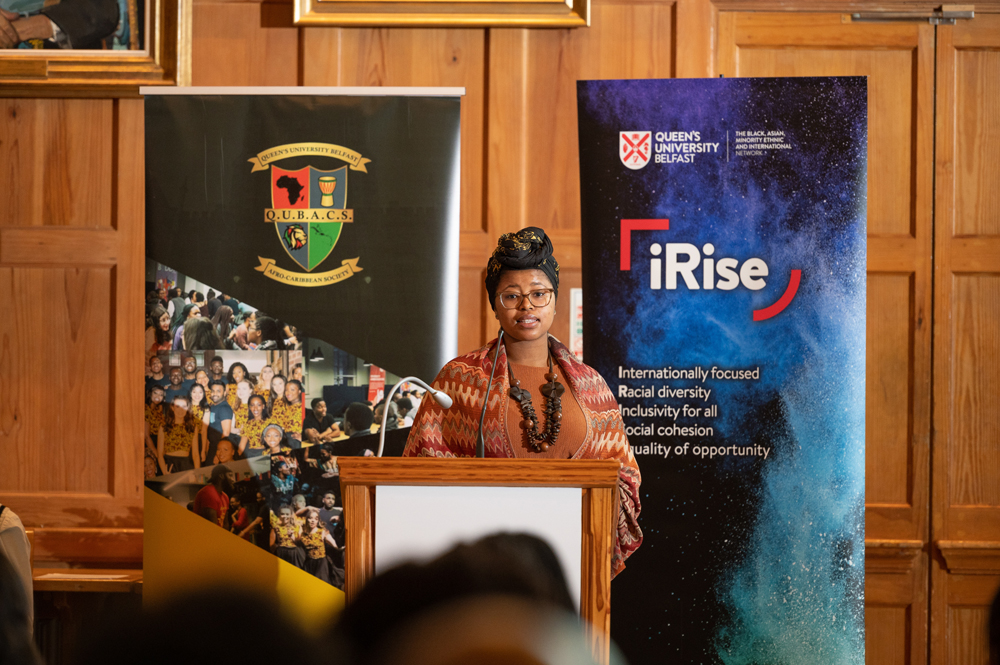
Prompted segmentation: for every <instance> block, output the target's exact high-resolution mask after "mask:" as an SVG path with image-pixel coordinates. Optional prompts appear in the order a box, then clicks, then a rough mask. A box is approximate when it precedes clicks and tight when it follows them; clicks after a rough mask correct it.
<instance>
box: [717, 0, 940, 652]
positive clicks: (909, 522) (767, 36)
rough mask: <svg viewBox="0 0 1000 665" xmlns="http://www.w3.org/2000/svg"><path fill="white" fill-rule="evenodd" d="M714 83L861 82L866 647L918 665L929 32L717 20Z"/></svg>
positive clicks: (925, 476) (923, 578) (927, 296)
mask: <svg viewBox="0 0 1000 665" xmlns="http://www.w3.org/2000/svg"><path fill="white" fill-rule="evenodd" d="M718 21H719V24H718V25H719V41H718V61H717V66H718V72H719V73H720V74H723V75H725V76H867V77H868V145H869V148H868V308H867V317H868V321H867V323H868V340H867V382H866V391H867V394H866V411H867V418H866V428H865V429H866V432H865V435H866V446H867V448H866V487H865V489H866V529H867V533H866V552H865V553H866V568H865V571H866V585H865V590H866V598H865V601H866V602H865V604H866V628H867V638H866V646H867V649H868V662H872V663H879V665H882V664H883V663H901V664H902V663H910V664H918V663H925V662H926V660H927V646H926V645H927V641H926V640H927V602H926V593H927V592H926V589H927V555H926V552H925V550H926V546H925V543H926V542H927V540H928V537H929V534H928V524H929V519H928V510H929V500H930V497H929V483H930V461H929V455H930V417H931V407H930V405H931V402H930V396H931V390H930V381H931V325H930V323H931V320H930V316H931V293H932V289H931V278H932V272H931V267H932V266H931V247H932V242H933V226H932V199H931V195H932V183H933V152H932V150H933V122H934V118H933V109H934V106H933V104H934V28H933V27H932V26H930V25H927V24H924V25H919V24H913V23H911V24H900V23H853V22H851V21H850V20H849V18H847V17H845V16H842V15H840V14H804V13H791V12H788V13H742V12H725V11H723V12H720V13H719V18H718Z"/></svg>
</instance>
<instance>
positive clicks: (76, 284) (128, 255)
mask: <svg viewBox="0 0 1000 665" xmlns="http://www.w3.org/2000/svg"><path fill="white" fill-rule="evenodd" d="M142 128H143V109H142V101H141V100H110V99H0V172H2V177H3V191H4V196H5V197H6V198H5V200H4V204H3V205H2V206H0V309H2V310H3V311H4V312H5V316H4V317H2V320H0V451H2V454H3V458H4V461H3V463H2V464H0V503H3V504H5V505H8V506H10V507H11V508H12V509H13V510H14V511H15V512H16V513H18V514H19V515H20V517H21V519H22V521H23V522H24V524H25V526H27V527H29V528H32V527H33V528H34V545H35V552H34V560H35V562H36V563H44V562H45V561H46V560H61V561H70V562H99V561H115V562H132V563H135V564H138V563H139V562H140V561H141V558H142V482H143V478H142V412H143V407H142V398H141V395H142V372H141V369H139V368H141V367H142V330H143V310H142V301H143V298H142V284H143V247H142V245H143V205H144V204H143V150H142V132H143V129H142Z"/></svg>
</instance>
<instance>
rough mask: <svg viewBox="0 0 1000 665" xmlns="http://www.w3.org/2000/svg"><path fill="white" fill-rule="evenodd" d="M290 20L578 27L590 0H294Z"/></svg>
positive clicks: (315, 23) (311, 23) (325, 23)
mask: <svg viewBox="0 0 1000 665" xmlns="http://www.w3.org/2000/svg"><path fill="white" fill-rule="evenodd" d="M295 25H299V26H319V25H323V26H351V27H362V26H377V27H404V28H460V27H501V28H582V27H587V26H589V25H590V0H471V1H470V0H461V1H459V0H295Z"/></svg>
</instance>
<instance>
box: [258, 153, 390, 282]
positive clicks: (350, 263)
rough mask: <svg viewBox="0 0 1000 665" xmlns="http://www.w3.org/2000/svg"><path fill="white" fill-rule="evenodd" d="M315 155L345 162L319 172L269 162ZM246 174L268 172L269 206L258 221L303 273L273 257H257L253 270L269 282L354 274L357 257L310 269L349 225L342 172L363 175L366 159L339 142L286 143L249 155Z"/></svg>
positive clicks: (331, 278) (350, 218)
mask: <svg viewBox="0 0 1000 665" xmlns="http://www.w3.org/2000/svg"><path fill="white" fill-rule="evenodd" d="M312 155H317V156H321V157H325V158H330V159H337V160H340V161H343V162H347V165H346V166H341V167H340V168H337V169H333V170H331V171H324V170H322V169H318V168H316V167H315V166H306V167H304V168H301V169H299V170H297V171H289V170H287V169H283V168H281V167H279V166H275V165H274V163H273V162H278V161H281V160H283V159H288V158H290V157H306V156H312ZM249 161H250V163H251V164H253V169H252V170H251V173H255V172H257V171H267V170H269V171H270V174H271V182H270V186H271V207H270V208H266V209H265V210H264V222H265V223H266V224H271V225H272V226H274V231H275V233H277V235H278V241H279V242H281V246H282V247H284V248H285V252H287V253H288V256H289V257H291V259H292V260H293V261H294V262H295V263H297V264H298V265H299V266H301V267H302V268H304V269H305V271H306V272H292V271H289V270H285V269H284V268H280V267H278V265H277V260H276V259H270V258H266V257H263V256H258V257H257V259H258V260H259V261H260V265H259V266H257V267H256V268H255V269H256V270H258V271H260V272H262V273H264V275H265V276H267V277H270V278H271V279H273V280H276V281H278V282H282V283H284V284H289V285H291V286H326V285H328V284H336V283H337V282H341V281H343V280H345V279H347V278H349V277H352V276H354V273H356V272H360V271H361V270H362V268H361V267H359V266H358V260H359V259H360V257H354V258H350V259H343V260H342V261H341V262H340V267H339V268H335V269H333V270H328V271H326V272H318V273H314V272H312V271H313V270H314V269H315V268H317V267H318V266H319V265H320V264H321V263H323V261H325V260H326V258H327V257H328V256H330V253H331V252H332V251H333V248H334V247H336V245H337V240H338V239H340V234H341V233H342V232H343V229H344V225H345V224H353V222H354V211H353V210H351V209H350V208H348V207H347V174H348V171H349V170H350V171H360V172H362V173H368V169H367V168H366V165H367V164H368V163H369V162H371V160H370V159H366V158H364V157H362V156H361V155H360V154H358V153H356V152H354V151H353V150H349V149H348V148H344V147H342V146H339V145H332V144H329V143H292V144H287V145H279V146H275V147H273V148H269V149H268V150H264V151H263V152H261V153H259V154H258V155H257V156H256V157H251V158H250V159H249Z"/></svg>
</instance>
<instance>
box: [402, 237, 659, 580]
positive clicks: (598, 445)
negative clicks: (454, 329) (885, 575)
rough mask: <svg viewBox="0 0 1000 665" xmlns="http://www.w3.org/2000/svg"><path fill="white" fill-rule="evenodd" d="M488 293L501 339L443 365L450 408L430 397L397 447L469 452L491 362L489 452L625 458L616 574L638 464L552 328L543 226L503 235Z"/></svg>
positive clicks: (627, 537) (627, 540)
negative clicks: (493, 375)
mask: <svg viewBox="0 0 1000 665" xmlns="http://www.w3.org/2000/svg"><path fill="white" fill-rule="evenodd" d="M486 291H487V292H488V294H489V298H490V306H491V307H492V308H493V311H494V314H495V316H496V318H497V319H498V320H499V322H500V327H501V329H502V330H503V335H502V342H498V340H496V339H494V340H493V341H492V342H490V343H489V344H487V345H486V346H484V347H483V348H481V349H477V350H476V351H473V352H471V353H467V354H465V355H464V356H459V357H458V358H455V359H454V360H452V361H451V362H449V363H448V364H447V365H445V366H444V368H443V369H442V370H441V372H440V373H439V374H438V375H437V378H436V379H435V380H434V388H435V389H437V390H442V391H444V392H445V393H447V394H448V395H450V396H451V397H452V399H453V400H454V405H453V406H452V407H451V409H450V410H449V411H448V415H447V416H445V414H444V412H443V410H442V409H441V407H440V406H438V404H437V403H436V402H435V401H434V400H430V399H426V400H424V401H423V403H422V404H421V407H422V408H421V409H420V413H419V414H418V415H417V418H416V420H415V421H414V423H413V428H412V429H411V430H410V436H409V439H408V440H407V442H406V450H405V451H404V453H403V454H404V456H428V457H452V456H457V457H472V456H474V455H475V450H476V438H477V433H478V431H479V418H480V414H481V412H482V409H483V392H484V390H485V386H486V383H487V379H488V378H489V376H490V372H491V371H492V370H493V364H494V362H496V371H495V373H494V374H495V378H494V382H495V385H496V386H497V389H495V390H494V389H491V394H490V397H491V399H490V400H489V402H488V404H487V407H486V419H485V421H484V423H483V438H484V440H485V454H486V457H519V458H529V459H614V460H618V461H619V462H620V463H621V468H620V470H619V472H618V488H619V491H618V496H619V501H620V504H621V511H620V512H619V515H618V524H617V538H616V542H615V550H614V554H613V556H612V560H611V570H612V574H617V573H618V572H620V571H621V570H622V569H623V568H624V567H625V564H624V560H625V559H626V558H627V557H628V556H629V554H631V553H632V552H633V551H635V549H636V548H637V547H639V544H640V543H641V542H642V531H641V530H640V529H639V525H638V523H637V518H638V517H639V510H640V503H639V482H640V477H639V467H638V466H637V465H636V462H635V457H634V456H633V455H632V449H631V447H630V446H629V443H628V438H627V437H626V435H625V426H624V425H623V423H622V418H621V413H620V412H619V411H618V403H617V402H616V401H615V398H614V395H613V394H612V393H611V390H610V389H609V388H608V386H607V384H606V383H605V382H604V379H603V378H601V376H600V374H598V373H597V372H596V371H595V370H594V369H592V368H590V367H588V366H587V365H584V364H583V363H582V362H580V361H579V360H577V359H576V357H575V356H574V355H573V354H572V353H570V351H569V349H568V348H566V347H565V346H564V345H563V344H562V343H560V342H559V341H558V340H556V338H554V337H552V336H550V335H549V328H551V327H552V320H553V318H554V316H555V313H556V300H557V297H558V292H559V264H558V263H556V260H555V259H554V258H553V257H552V242H551V241H550V240H549V239H548V237H547V236H546V235H545V231H543V230H541V229H539V228H535V227H528V228H526V229H523V230H521V231H519V232H517V233H507V234H504V235H503V236H501V237H500V240H499V242H498V244H497V248H496V249H495V250H494V252H493V256H492V257H491V258H490V260H489V263H488V264H487V267H486ZM567 388H568V390H567ZM497 396H503V399H497V398H496V397H497Z"/></svg>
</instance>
